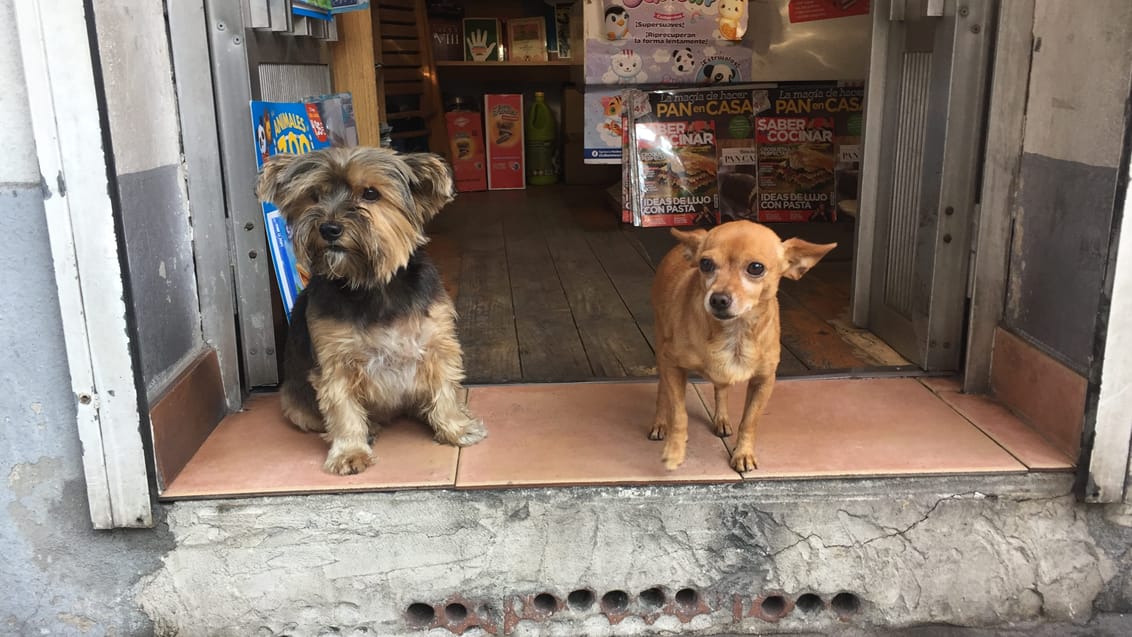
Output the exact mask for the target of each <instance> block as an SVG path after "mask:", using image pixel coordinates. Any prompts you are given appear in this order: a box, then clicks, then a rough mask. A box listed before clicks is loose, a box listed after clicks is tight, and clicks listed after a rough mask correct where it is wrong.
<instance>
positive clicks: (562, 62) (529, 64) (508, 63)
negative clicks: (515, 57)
mask: <svg viewBox="0 0 1132 637" xmlns="http://www.w3.org/2000/svg"><path fill="white" fill-rule="evenodd" d="M436 65H437V66H462V67H469V66H473V67H476V68H506V67H509V66H521V67H524V68H530V67H532V66H581V65H582V63H581V62H580V61H578V62H575V61H574V60H550V61H547V62H521V61H506V62H467V61H464V60H436Z"/></svg>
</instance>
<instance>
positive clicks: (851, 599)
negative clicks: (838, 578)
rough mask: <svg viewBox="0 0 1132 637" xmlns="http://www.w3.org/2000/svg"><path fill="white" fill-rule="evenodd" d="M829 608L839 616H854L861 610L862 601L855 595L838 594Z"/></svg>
mask: <svg viewBox="0 0 1132 637" xmlns="http://www.w3.org/2000/svg"><path fill="white" fill-rule="evenodd" d="M829 606H830V608H832V609H833V610H834V611H836V612H837V614H838V615H853V614H854V613H856V612H857V611H858V610H860V608H861V600H860V599H857V596H856V595H854V594H853V593H838V594H836V595H834V596H833V599H831V600H830V601H829Z"/></svg>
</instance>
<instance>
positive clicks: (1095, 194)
mask: <svg viewBox="0 0 1132 637" xmlns="http://www.w3.org/2000/svg"><path fill="white" fill-rule="evenodd" d="M1081 6H1082V5H1080V4H1078V3H1069V2H1054V1H1050V0H1039V1H1038V2H1037V3H1036V5H1035V14H1034V38H1035V45H1034V54H1033V63H1032V68H1031V74H1030V94H1029V99H1028V102H1027V105H1026V129H1025V137H1024V140H1023V151H1024V154H1023V157H1022V164H1021V171H1020V175H1019V179H1018V184H1019V186H1018V193H1017V197H1018V198H1017V211H1016V214H1017V218H1016V222H1015V226H1014V238H1013V245H1012V251H1011V256H1010V279H1009V283H1008V293H1007V299H1006V316H1005V323H1006V326H1007V327H1008V328H1009V329H1011V330H1012V331H1014V332H1016V333H1018V334H1020V335H1022V336H1023V337H1025V338H1027V339H1029V340H1030V341H1031V342H1033V343H1035V344H1036V345H1037V346H1038V347H1039V348H1041V349H1043V350H1045V351H1046V352H1048V353H1050V354H1052V355H1053V356H1054V357H1055V358H1057V359H1059V360H1061V361H1062V362H1063V363H1065V364H1067V365H1069V366H1070V367H1071V368H1073V369H1074V370H1076V371H1077V372H1078V373H1080V374H1082V375H1087V373H1088V371H1089V367H1090V365H1091V364H1092V362H1093V361H1092V350H1093V335H1094V332H1095V330H1096V320H1097V312H1098V309H1099V307H1100V300H1101V293H1102V289H1103V287H1104V273H1105V268H1106V267H1107V261H1108V250H1109V240H1110V236H1111V229H1112V221H1113V203H1114V197H1115V193H1116V185H1117V178H1118V170H1117V168H1118V166H1119V164H1120V158H1121V153H1122V152H1123V151H1124V135H1122V134H1120V131H1123V130H1124V129H1125V127H1126V125H1127V122H1126V121H1125V117H1126V108H1127V104H1128V99H1129V94H1130V91H1129V80H1130V78H1132V55H1130V53H1129V52H1130V51H1132V3H1129V2H1126V1H1124V0H1103V1H1097V2H1090V3H1088V7H1089V9H1090V10H1089V11H1082V10H1081Z"/></svg>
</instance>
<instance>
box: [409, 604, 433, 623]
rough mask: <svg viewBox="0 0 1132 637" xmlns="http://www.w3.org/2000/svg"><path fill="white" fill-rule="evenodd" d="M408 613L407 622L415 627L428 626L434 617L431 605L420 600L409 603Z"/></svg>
mask: <svg viewBox="0 0 1132 637" xmlns="http://www.w3.org/2000/svg"><path fill="white" fill-rule="evenodd" d="M408 615H409V623H410V624H412V625H414V626H417V627H423V626H428V625H429V624H431V623H432V622H433V620H435V619H436V611H435V610H434V609H433V608H432V606H429V605H428V604H421V603H420V602H417V603H415V604H409V610H408Z"/></svg>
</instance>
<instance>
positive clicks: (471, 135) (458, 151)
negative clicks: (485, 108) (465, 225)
mask: <svg viewBox="0 0 1132 637" xmlns="http://www.w3.org/2000/svg"><path fill="white" fill-rule="evenodd" d="M444 119H445V123H446V124H447V127H448V151H449V157H451V158H452V173H453V175H454V177H455V179H456V191H457V192H475V191H477V190H487V156H486V154H485V148H484V143H483V124H482V122H481V121H480V114H479V113H476V112H473V111H454V112H451V113H445V115H444Z"/></svg>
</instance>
